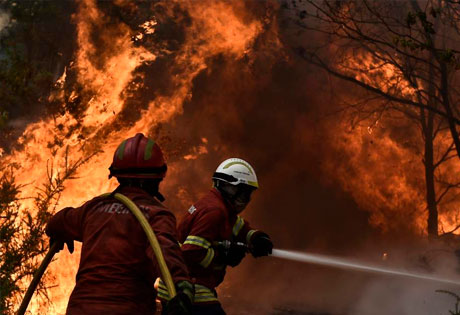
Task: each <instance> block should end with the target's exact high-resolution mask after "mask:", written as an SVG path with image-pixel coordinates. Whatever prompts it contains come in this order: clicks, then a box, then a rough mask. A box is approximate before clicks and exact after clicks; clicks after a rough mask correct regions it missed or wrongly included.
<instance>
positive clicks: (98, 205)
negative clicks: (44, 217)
mask: <svg viewBox="0 0 460 315" xmlns="http://www.w3.org/2000/svg"><path fill="white" fill-rule="evenodd" d="M117 192H120V193H122V194H123V195H125V196H127V197H128V198H130V199H131V200H133V201H134V202H135V203H136V205H138V207H139V208H140V209H141V210H142V212H143V213H144V215H145V216H146V218H147V220H148V221H149V223H150V225H151V226H152V228H153V230H154V232H155V234H156V237H157V239H158V242H159V243H160V245H161V248H162V251H163V254H164V258H165V261H166V264H167V265H168V267H169V269H170V272H171V274H172V277H173V280H174V282H178V281H181V280H187V281H190V278H189V275H188V271H187V267H186V265H185V263H184V261H183V259H182V254H181V251H180V248H179V245H178V243H177V237H176V220H175V217H174V215H173V214H172V213H171V212H170V211H169V210H167V209H166V208H165V207H164V206H163V205H162V204H161V203H159V202H158V201H157V200H155V199H154V198H152V197H151V196H150V195H148V194H147V193H146V192H145V191H143V190H141V189H137V188H129V187H126V188H122V189H120V190H118V191H117ZM46 232H47V234H48V235H50V236H53V237H59V238H62V239H73V240H77V241H80V242H83V245H82V250H81V260H80V266H79V269H78V273H77V281H76V285H75V288H74V290H73V292H72V295H71V296H70V300H69V304H68V308H67V314H82V310H84V314H88V315H92V314H101V313H100V310H101V309H104V313H107V314H142V315H144V314H153V313H154V311H155V289H154V282H155V279H156V278H157V277H159V268H158V265H157V261H156V258H155V256H154V253H153V250H152V248H151V246H150V244H149V242H148V240H147V237H146V236H145V232H144V231H143V230H142V227H141V225H140V224H139V222H138V221H137V219H136V218H135V217H134V216H133V215H132V214H131V212H130V211H129V210H128V209H127V208H126V207H125V206H124V205H123V204H121V203H120V202H118V201H117V200H116V199H114V198H112V197H97V198H94V199H92V200H90V201H88V202H87V203H85V204H84V205H83V206H81V207H79V208H65V209H63V210H61V211H59V212H58V213H56V215H55V216H53V217H52V218H51V220H50V222H49V223H48V226H47V229H46ZM127 310H128V311H129V312H128V313H127Z"/></svg>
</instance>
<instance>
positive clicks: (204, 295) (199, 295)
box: [193, 284, 218, 303]
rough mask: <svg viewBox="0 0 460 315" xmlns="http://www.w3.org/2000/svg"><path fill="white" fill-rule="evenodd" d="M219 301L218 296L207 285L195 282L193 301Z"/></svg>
mask: <svg viewBox="0 0 460 315" xmlns="http://www.w3.org/2000/svg"><path fill="white" fill-rule="evenodd" d="M217 301H218V300H217V297H216V295H215V294H214V292H213V291H212V290H211V289H209V288H207V287H205V286H204V285H200V284H195V298H194V299H193V302H195V303H205V302H217Z"/></svg>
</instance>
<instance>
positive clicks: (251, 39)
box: [5, 0, 447, 315]
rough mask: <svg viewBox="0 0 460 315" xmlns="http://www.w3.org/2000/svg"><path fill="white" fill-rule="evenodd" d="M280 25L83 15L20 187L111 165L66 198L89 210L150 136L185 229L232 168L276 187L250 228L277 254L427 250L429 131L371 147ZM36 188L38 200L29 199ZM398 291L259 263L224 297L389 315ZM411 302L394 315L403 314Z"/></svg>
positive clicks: (229, 7)
mask: <svg viewBox="0 0 460 315" xmlns="http://www.w3.org/2000/svg"><path fill="white" fill-rule="evenodd" d="M279 10H280V8H279V6H278V4H277V3H272V2H259V1H254V2H237V1H231V2H219V1H180V2H174V1H171V2H158V3H153V2H150V1H147V2H142V3H139V4H138V5H137V4H134V3H131V2H129V1H126V2H123V1H117V2H114V3H112V2H108V1H107V2H106V1H102V2H95V1H89V0H85V1H79V6H78V10H77V13H76V14H75V15H74V17H73V23H75V25H76V29H77V31H76V32H77V36H76V37H77V38H76V42H77V44H76V47H75V51H74V52H73V56H74V60H73V62H72V63H71V64H69V65H68V67H67V70H66V76H65V77H63V78H62V80H63V81H62V86H63V87H62V90H60V91H59V92H58V93H56V94H55V95H54V94H53V95H52V98H53V101H54V102H61V103H62V104H65V105H64V108H63V111H64V114H63V115H59V114H56V113H54V114H55V116H54V117H52V118H50V117H47V116H45V117H43V120H42V121H40V122H39V123H35V124H30V125H29V126H28V128H27V129H26V131H25V132H24V134H23V137H22V138H21V139H20V143H21V144H22V145H23V148H21V149H20V150H17V151H14V152H13V153H12V154H11V156H9V157H8V158H7V159H5V161H6V163H11V164H12V163H18V161H20V165H21V168H19V169H18V172H19V173H20V174H19V176H18V180H20V181H23V182H28V181H29V180H30V178H31V177H33V178H37V179H39V178H43V177H44V176H43V172H45V171H46V166H47V165H48V164H47V163H48V161H49V159H50V157H54V158H55V159H56V161H58V159H59V157H63V156H64V153H65V152H67V151H66V148H67V147H70V152H71V153H72V154H75V155H74V157H75V159H76V158H78V157H81V156H86V155H87V154H90V153H94V152H98V154H97V155H96V156H95V157H94V158H93V159H92V160H91V161H90V164H88V166H85V167H83V168H82V169H80V171H79V174H78V179H75V180H73V181H72V182H69V183H68V184H67V187H66V190H65V191H64V192H63V195H62V198H61V200H60V204H59V206H60V207H64V206H71V205H73V206H75V205H79V204H81V203H82V202H83V201H85V200H86V199H89V198H91V197H93V196H95V195H98V194H100V193H102V192H106V191H109V190H111V189H113V188H114V186H115V185H116V184H115V182H113V181H111V182H109V181H107V175H108V174H107V167H108V166H109V165H110V162H111V157H112V152H113V151H114V150H115V148H116V146H117V145H118V144H119V143H120V141H121V140H122V139H124V138H126V137H129V136H132V135H133V134H134V133H135V132H144V133H145V134H147V135H149V136H151V137H152V138H154V139H155V140H156V141H157V142H158V143H159V144H160V145H161V147H162V148H163V150H164V151H165V154H166V156H167V161H168V175H167V177H166V179H165V181H164V183H162V189H163V192H164V194H165V196H166V198H167V201H166V204H167V206H168V207H169V208H170V209H171V210H172V211H173V212H174V213H175V214H176V215H177V216H178V217H180V216H182V215H183V213H184V211H185V210H186V209H188V207H189V206H190V204H191V203H193V202H195V201H196V200H197V199H198V198H199V197H200V196H201V195H202V194H204V193H205V192H206V191H207V190H208V189H209V187H210V185H211V180H210V178H211V176H212V173H213V172H214V170H215V168H216V167H217V165H218V164H219V163H220V162H221V161H222V160H224V159H226V158H228V157H241V158H244V159H246V160H248V161H249V162H250V163H251V164H252V165H253V166H254V167H255V170H256V172H257V175H258V177H259V181H260V189H259V190H258V191H257V192H256V193H255V194H254V199H253V201H252V202H251V205H250V207H249V208H248V209H247V210H246V211H245V212H244V213H243V216H244V217H245V218H247V219H248V220H249V221H250V222H251V224H252V225H253V226H254V227H256V228H258V229H261V230H264V231H266V232H267V233H268V234H270V236H271V237H272V239H273V241H274V244H275V247H277V248H289V249H298V250H305V251H314V252H322V253H331V254H335V255H353V254H356V255H357V256H358V257H362V258H369V257H371V258H373V259H376V257H378V258H380V256H381V255H382V252H383V251H384V250H387V249H388V243H391V242H390V241H395V240H396V241H397V242H401V239H406V238H407V236H408V235H414V231H418V230H417V228H418V226H419V225H418V223H419V222H418V221H419V220H421V221H423V217H421V212H422V211H423V210H424V209H419V204H418V201H419V200H420V199H421V197H420V195H421V194H423V192H422V190H421V189H420V182H419V177H414V178H410V177H407V176H405V175H404V173H403V172H405V171H406V170H407V169H409V170H410V171H411V172H412V173H417V174H420V169H419V166H417V165H418V164H417V165H416V164H415V163H414V161H415V159H417V157H414V154H413V153H414V152H413V150H412V148H410V147H409V146H407V145H404V143H403V141H402V138H403V136H402V135H403V134H404V135H405V136H406V137H408V138H409V137H410V136H409V135H412V134H413V131H412V129H410V128H403V127H401V126H399V127H400V129H399V131H397V130H396V128H388V129H385V128H380V126H379V127H377V128H374V130H373V132H372V133H369V130H368V129H367V128H364V129H359V128H356V129H350V128H349V124H348V123H347V122H345V121H343V120H341V119H339V118H338V116H328V117H326V116H325V114H326V113H330V112H333V111H334V110H335V109H337V98H335V97H333V94H334V93H335V94H341V93H342V92H343V95H349V94H353V95H355V94H356V93H358V92H356V91H354V89H353V88H350V87H349V86H347V87H345V86H343V84H340V83H338V82H333V81H331V80H330V78H328V77H327V76H325V75H324V74H323V73H322V72H320V71H319V70H318V69H316V68H312V67H310V66H308V65H307V64H305V63H304V62H303V61H302V60H300V59H298V58H297V57H296V56H295V54H293V53H292V51H291V49H290V47H292V45H291V44H292V42H290V41H291V40H293V39H292V38H287V35H286V34H285V33H283V32H282V30H283V26H282V25H280V23H281V22H280V21H279V18H280V11H279ZM152 17H154V18H152ZM140 26H142V27H140ZM331 87H332V89H333V91H334V93H331V91H330V90H329V88H331ZM344 130H346V131H344ZM408 131H410V132H409V133H408ZM408 134H409V135H408ZM406 139H407V138H406ZM411 139H412V138H411ZM381 154H384V155H381ZM389 161H390V162H391V163H392V164H388V163H387V162H389ZM383 162H385V163H383ZM39 184H40V183H39V181H38V180H37V183H36V184H35V185H36V186H38V185H39ZM36 186H35V187H36ZM27 189H29V190H27ZM34 189H35V188H34V187H25V188H24V194H25V195H26V196H28V197H30V196H32V195H33V193H34ZM389 200H390V201H391V203H387V202H388V201H389ZM414 200H415V202H414ZM363 210H367V211H363ZM420 218H421V219H420ZM396 231H397V233H396ZM385 232H387V233H391V234H390V235H389V234H386V233H385ZM78 254H79V252H78V248H77V251H76V253H75V254H74V255H73V256H70V255H68V254H66V253H60V254H59V255H60V257H59V259H60V260H63V261H64V262H65V265H69V266H71V267H69V268H67V267H66V268H65V270H64V269H63V268H61V266H62V265H63V264H54V265H52V266H51V268H52V270H53V271H54V272H55V273H56V274H57V278H58V281H59V284H60V287H59V289H58V290H54V291H53V293H52V296H51V298H52V299H53V301H54V302H55V304H56V312H62V311H63V310H64V308H65V305H66V302H67V298H68V294H69V293H70V290H71V289H72V286H73V283H74V275H75V272H76V267H77V261H78V258H77V256H78ZM358 254H359V255H358ZM403 261H411V259H407V260H403ZM395 283H396V282H395ZM397 283H398V285H399V284H401V282H400V281H398V282H397ZM413 283H414V282H405V284H401V285H400V287H399V291H398V292H399V293H400V295H403V294H407V301H408V302H407V303H408V305H409V304H411V303H417V302H419V300H417V299H416V294H419V293H420V292H422V293H423V294H424V296H429V297H430V299H431V298H436V299H437V298H446V297H445V296H441V295H436V294H434V296H433V294H432V291H430V290H432V289H433V288H432V287H426V288H425V290H424V291H423V290H422V288H421V287H417V290H412V289H411V288H412V287H413ZM385 284H388V282H387V281H386V280H381V279H378V280H375V279H374V278H371V277H369V276H368V275H363V274H356V273H346V272H343V271H336V270H331V269H326V268H321V267H312V266H310V265H301V264H297V263H291V262H283V261H277V260H274V259H273V258H261V259H257V260H255V259H252V258H248V259H246V260H245V262H244V263H243V264H242V265H241V266H239V267H238V268H235V269H231V270H230V271H229V274H228V276H227V279H226V282H225V283H224V284H223V286H222V287H221V288H219V293H220V295H221V298H222V300H223V303H224V305H225V307H226V308H227V309H228V311H229V314H244V313H247V314H270V313H272V312H275V311H274V309H275V308H278V309H280V312H282V310H283V309H294V310H299V312H300V311H302V310H305V311H317V312H328V313H331V314H343V313H347V312H349V311H350V310H356V312H361V314H376V313H373V312H371V307H370V306H372V303H373V301H374V299H376V297H377V296H378V295H380V297H381V299H382V301H385V303H386V304H394V303H392V302H393V301H394V299H395V298H397V297H398V296H397V295H394V294H393V293H392V292H395V291H390V293H388V292H387V291H386V288H385ZM395 286H396V285H395ZM267 301H270V302H267ZM443 301H444V300H443ZM446 301H447V300H446ZM382 303H384V302H382ZM404 303H405V302H402V303H401V305H399V308H398V307H397V306H394V307H395V308H394V309H393V312H388V313H387V314H390V313H395V314H399V312H398V311H396V310H397V309H402V308H403V307H405V306H404V305H403V304H404ZM443 303H444V302H443ZM439 307H440V308H439V309H438V310H442V311H444V310H445V309H446V308H445V305H444V304H443V305H439ZM351 314H354V313H353V312H351ZM382 314H384V313H382ZM407 314H411V315H412V314H414V315H415V314H416V313H415V312H413V313H407Z"/></svg>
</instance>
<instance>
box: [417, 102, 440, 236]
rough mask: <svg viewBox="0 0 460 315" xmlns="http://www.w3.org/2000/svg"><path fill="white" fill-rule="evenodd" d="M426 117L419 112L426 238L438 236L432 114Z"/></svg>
mask: <svg viewBox="0 0 460 315" xmlns="http://www.w3.org/2000/svg"><path fill="white" fill-rule="evenodd" d="M427 114H428V117H427V119H426V120H425V110H422V112H421V119H422V120H423V122H422V124H423V133H424V135H423V136H424V138H425V152H424V164H425V186H426V204H427V208H428V236H430V237H436V236H438V205H437V201H436V190H435V183H434V171H435V166H434V156H433V120H434V113H433V112H431V111H428V112H427Z"/></svg>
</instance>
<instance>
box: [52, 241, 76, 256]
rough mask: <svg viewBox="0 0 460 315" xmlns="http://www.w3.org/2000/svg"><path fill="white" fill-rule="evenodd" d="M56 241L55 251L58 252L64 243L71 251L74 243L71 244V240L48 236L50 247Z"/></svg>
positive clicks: (70, 251)
mask: <svg viewBox="0 0 460 315" xmlns="http://www.w3.org/2000/svg"><path fill="white" fill-rule="evenodd" d="M55 243H57V248H56V253H57V252H60V251H61V250H63V249H64V243H65V244H66V245H67V249H68V250H69V253H71V254H72V253H73V251H74V244H73V240H66V241H64V240H61V239H58V238H55V237H50V248H51V247H52V246H53V245H54V244H55Z"/></svg>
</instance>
